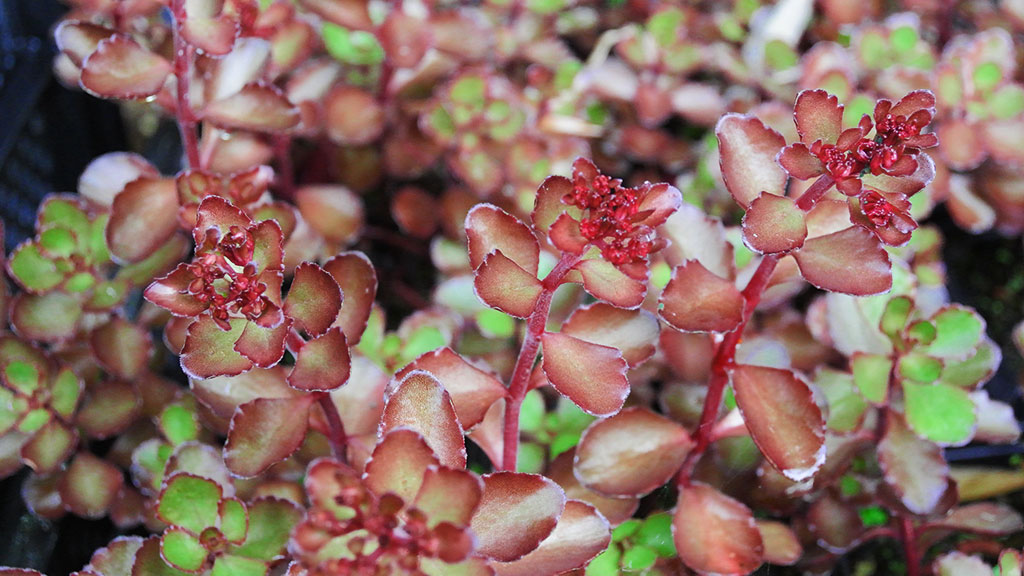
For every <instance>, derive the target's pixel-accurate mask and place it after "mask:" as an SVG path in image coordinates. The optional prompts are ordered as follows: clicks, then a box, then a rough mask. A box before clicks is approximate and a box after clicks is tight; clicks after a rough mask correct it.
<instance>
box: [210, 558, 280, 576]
mask: <svg viewBox="0 0 1024 576" xmlns="http://www.w3.org/2000/svg"><path fill="white" fill-rule="evenodd" d="M266 573H267V563H266V562H264V561H262V560H255V559H253V558H244V557H242V556H233V555H231V554H225V555H223V556H218V557H217V559H216V560H215V561H214V562H213V570H212V571H210V576H263V575H264V574H266Z"/></svg>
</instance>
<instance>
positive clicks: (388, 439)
mask: <svg viewBox="0 0 1024 576" xmlns="http://www.w3.org/2000/svg"><path fill="white" fill-rule="evenodd" d="M437 464H438V461H437V457H436V456H435V455H434V452H433V450H431V449H430V446H428V445H427V442H426V440H424V439H423V436H421V435H420V434H419V433H417V432H416V431H414V430H410V429H408V428H397V429H395V430H392V431H390V432H388V433H387V434H385V435H384V438H382V439H381V441H380V442H378V443H377V446H376V447H375V448H374V449H373V454H372V455H371V456H370V459H369V460H368V461H367V462H366V477H365V479H364V482H365V483H366V487H367V488H369V489H370V490H372V491H373V492H375V493H376V494H377V495H378V496H383V495H384V494H388V493H391V494H395V495H396V496H399V497H400V498H401V499H402V501H403V502H405V503H406V505H409V504H411V503H412V501H413V499H414V498H415V497H416V495H417V494H418V493H419V491H420V487H421V486H422V485H423V477H424V475H425V474H426V472H427V469H428V468H430V467H432V466H437ZM449 496H451V494H450V495H449Z"/></svg>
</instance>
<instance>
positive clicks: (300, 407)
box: [224, 394, 316, 477]
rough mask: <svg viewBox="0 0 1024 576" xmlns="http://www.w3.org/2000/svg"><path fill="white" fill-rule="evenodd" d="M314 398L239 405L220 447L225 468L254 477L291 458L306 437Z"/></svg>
mask: <svg viewBox="0 0 1024 576" xmlns="http://www.w3.org/2000/svg"><path fill="white" fill-rule="evenodd" d="M315 398H316V397H315V396H314V395H312V394H304V395H302V396H296V397H294V398H257V399H256V400H253V401H252V402H249V403H247V404H243V405H242V406H239V407H238V410H236V411H235V415H234V416H233V417H232V418H231V428H230V429H229V430H228V441H227V443H226V444H225V445H224V462H225V463H227V465H228V469H230V470H231V472H233V473H234V474H237V475H239V476H245V477H251V476H256V475H258V474H260V473H262V472H263V471H265V470H266V469H267V468H269V467H270V466H272V465H273V464H276V463H277V462H280V461H281V460H284V459H285V458H287V457H289V456H291V454H292V453H293V452H295V451H296V450H297V449H298V448H299V446H300V445H301V444H302V441H303V440H304V439H305V438H306V429H307V428H308V426H309V407H310V406H311V405H312V403H313V401H314V400H315Z"/></svg>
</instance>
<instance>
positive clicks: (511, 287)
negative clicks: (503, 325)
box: [473, 250, 544, 318]
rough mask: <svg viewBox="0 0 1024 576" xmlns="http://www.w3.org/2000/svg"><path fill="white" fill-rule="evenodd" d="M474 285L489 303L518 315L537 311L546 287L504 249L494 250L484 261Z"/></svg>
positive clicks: (481, 297)
mask: <svg viewBox="0 0 1024 576" xmlns="http://www.w3.org/2000/svg"><path fill="white" fill-rule="evenodd" d="M473 288H474V290H475V291H476V294H477V296H478V297H479V298H480V299H481V300H483V302H484V303H485V304H487V305H488V306H490V307H491V308H495V309H497V310H501V311H502V312H505V313H506V314H509V315H511V316H515V317H517V318H528V317H529V316H530V315H531V314H533V311H534V308H536V306H537V299H538V298H540V294H541V292H542V291H543V290H544V286H543V285H542V284H541V281H540V280H538V279H537V276H536V275H534V274H531V273H530V272H527V271H526V270H523V269H522V268H521V267H520V266H519V265H518V264H516V263H515V262H513V261H512V260H510V259H509V258H508V257H506V256H505V255H504V254H502V253H501V250H496V251H494V252H491V253H490V254H488V255H487V257H486V258H484V260H483V262H481V263H480V266H479V267H478V268H477V269H476V272H475V273H474V277H473Z"/></svg>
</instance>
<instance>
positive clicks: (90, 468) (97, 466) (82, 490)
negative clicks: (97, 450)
mask: <svg viewBox="0 0 1024 576" xmlns="http://www.w3.org/2000/svg"><path fill="white" fill-rule="evenodd" d="M122 484H124V475H123V474H122V473H121V470H120V469H119V468H118V467H117V466H114V465H113V464H110V463H109V462H107V461H106V460H103V459H102V458H97V457H96V456H93V455H92V454H91V453H89V452H81V453H79V454H77V455H76V456H75V459H74V460H72V461H71V466H69V467H68V469H67V471H66V472H65V473H64V476H63V477H62V478H61V481H60V499H61V500H62V501H63V502H64V506H65V507H66V508H67V509H68V510H69V511H71V512H72V513H74V514H77V515H79V516H82V517H83V518H102V517H103V516H105V515H106V514H107V511H108V510H110V507H111V505H112V504H113V503H114V499H115V498H117V493H118V490H120V489H121V486H122Z"/></svg>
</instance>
